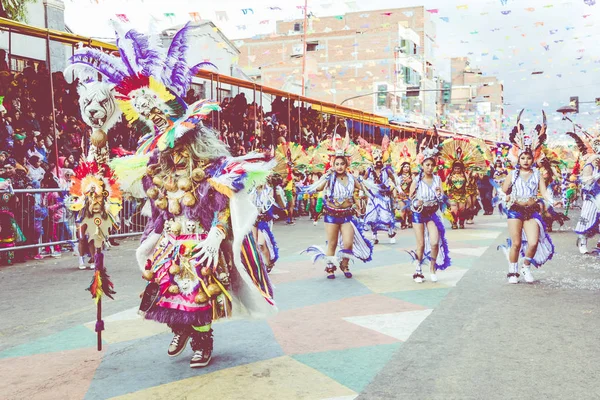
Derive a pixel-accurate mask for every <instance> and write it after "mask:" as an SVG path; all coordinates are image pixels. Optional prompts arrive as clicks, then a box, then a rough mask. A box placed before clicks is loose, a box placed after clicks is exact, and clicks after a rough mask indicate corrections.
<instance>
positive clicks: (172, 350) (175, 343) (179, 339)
mask: <svg viewBox="0 0 600 400" xmlns="http://www.w3.org/2000/svg"><path fill="white" fill-rule="evenodd" d="M188 340H190V336H189V335H178V334H175V336H173V340H171V344H170V345H169V351H168V352H167V353H168V354H169V357H177V356H178V355H180V354H181V352H182V351H183V349H185V346H187V343H188Z"/></svg>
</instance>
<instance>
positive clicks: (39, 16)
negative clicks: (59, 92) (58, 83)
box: [0, 0, 72, 72]
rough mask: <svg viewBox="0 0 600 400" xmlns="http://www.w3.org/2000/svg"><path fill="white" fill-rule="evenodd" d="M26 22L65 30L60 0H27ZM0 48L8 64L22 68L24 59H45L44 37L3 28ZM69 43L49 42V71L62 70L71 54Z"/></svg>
mask: <svg viewBox="0 0 600 400" xmlns="http://www.w3.org/2000/svg"><path fill="white" fill-rule="evenodd" d="M26 7H27V24H28V25H32V26H36V27H39V28H50V29H54V30H57V31H61V32H65V31H67V29H66V27H65V5H64V2H63V0H37V1H35V2H32V3H27V5H26ZM0 49H2V50H4V51H5V52H6V54H7V58H8V56H10V59H7V60H6V61H7V62H8V65H9V68H10V69H11V70H13V71H15V72H18V71H22V70H23V68H25V66H26V64H27V62H33V63H34V64H37V63H39V62H44V61H46V59H47V54H46V40H45V39H42V38H35V37H31V36H26V35H19V34H16V33H9V32H7V31H0ZM71 52H72V49H71V46H67V45H64V44H60V43H56V42H50V66H51V69H52V72H55V71H63V70H64V69H65V67H66V66H67V63H68V58H69V57H70V56H71Z"/></svg>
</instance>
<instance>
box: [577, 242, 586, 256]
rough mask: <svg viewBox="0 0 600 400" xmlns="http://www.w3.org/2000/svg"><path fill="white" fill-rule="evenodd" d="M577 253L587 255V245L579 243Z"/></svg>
mask: <svg viewBox="0 0 600 400" xmlns="http://www.w3.org/2000/svg"><path fill="white" fill-rule="evenodd" d="M579 253H581V254H587V253H588V248H587V245H586V244H585V243H579Z"/></svg>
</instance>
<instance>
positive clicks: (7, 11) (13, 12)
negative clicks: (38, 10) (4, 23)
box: [0, 0, 36, 22]
mask: <svg viewBox="0 0 600 400" xmlns="http://www.w3.org/2000/svg"><path fill="white" fill-rule="evenodd" d="M35 1H36V0H3V1H1V2H0V16H2V17H4V18H8V19H12V20H15V21H20V22H27V7H26V6H27V3H35Z"/></svg>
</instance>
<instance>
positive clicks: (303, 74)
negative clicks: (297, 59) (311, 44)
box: [302, 0, 308, 96]
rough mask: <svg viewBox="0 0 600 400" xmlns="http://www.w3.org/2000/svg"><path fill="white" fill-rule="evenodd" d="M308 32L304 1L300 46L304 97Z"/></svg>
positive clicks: (306, 3) (306, 8)
mask: <svg viewBox="0 0 600 400" xmlns="http://www.w3.org/2000/svg"><path fill="white" fill-rule="evenodd" d="M307 30H308V0H304V29H303V31H304V32H303V34H302V36H303V38H302V45H303V46H304V48H303V49H302V96H304V95H305V88H304V86H305V84H304V80H305V79H306V78H305V76H306V46H307V44H306V31H307Z"/></svg>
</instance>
